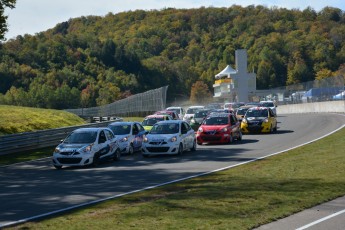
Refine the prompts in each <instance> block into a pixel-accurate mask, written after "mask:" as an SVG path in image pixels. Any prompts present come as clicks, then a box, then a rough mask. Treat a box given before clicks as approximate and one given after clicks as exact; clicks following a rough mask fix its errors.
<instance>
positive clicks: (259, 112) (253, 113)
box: [246, 109, 268, 117]
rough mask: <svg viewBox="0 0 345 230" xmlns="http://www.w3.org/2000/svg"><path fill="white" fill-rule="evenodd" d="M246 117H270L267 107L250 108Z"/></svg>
mask: <svg viewBox="0 0 345 230" xmlns="http://www.w3.org/2000/svg"><path fill="white" fill-rule="evenodd" d="M246 117H268V110H267V109H256V110H248V111H247V113H246Z"/></svg>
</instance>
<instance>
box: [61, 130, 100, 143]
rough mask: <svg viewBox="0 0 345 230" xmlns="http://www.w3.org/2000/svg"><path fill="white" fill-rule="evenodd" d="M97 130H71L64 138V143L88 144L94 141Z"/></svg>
mask: <svg viewBox="0 0 345 230" xmlns="http://www.w3.org/2000/svg"><path fill="white" fill-rule="evenodd" d="M96 137H97V132H96V131H90V132H73V133H71V134H70V135H69V136H68V137H67V138H66V139H65V140H64V143H65V144H89V143H93V142H95V141H96Z"/></svg>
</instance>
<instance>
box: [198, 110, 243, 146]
mask: <svg viewBox="0 0 345 230" xmlns="http://www.w3.org/2000/svg"><path fill="white" fill-rule="evenodd" d="M196 138H197V143H198V144H199V145H202V144H204V143H205V144H225V143H232V142H233V141H234V140H235V139H236V140H242V132H241V127H240V122H239V121H238V120H237V119H236V117H235V115H233V114H231V113H214V114H210V115H209V116H207V117H206V119H205V120H204V121H203V123H202V124H201V126H200V127H199V129H198V131H197V134H196Z"/></svg>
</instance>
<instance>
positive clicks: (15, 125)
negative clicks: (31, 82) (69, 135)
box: [0, 105, 86, 135]
mask: <svg viewBox="0 0 345 230" xmlns="http://www.w3.org/2000/svg"><path fill="white" fill-rule="evenodd" d="M0 117H1V119H0V135H7V134H13V133H22V132H32V131H37V130H43V129H53V128H60V127H66V126H74V125H82V124H85V123H86V122H85V121H84V120H83V119H82V118H80V117H78V116H77V115H75V114H73V113H68V112H66V111H63V110H53V109H39V108H29V107H21V106H10V105H0Z"/></svg>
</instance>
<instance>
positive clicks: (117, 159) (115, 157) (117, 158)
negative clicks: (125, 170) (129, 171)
mask: <svg viewBox="0 0 345 230" xmlns="http://www.w3.org/2000/svg"><path fill="white" fill-rule="evenodd" d="M120 158H121V151H120V149H118V148H117V149H116V150H115V152H114V158H113V159H114V161H119V160H120Z"/></svg>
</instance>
